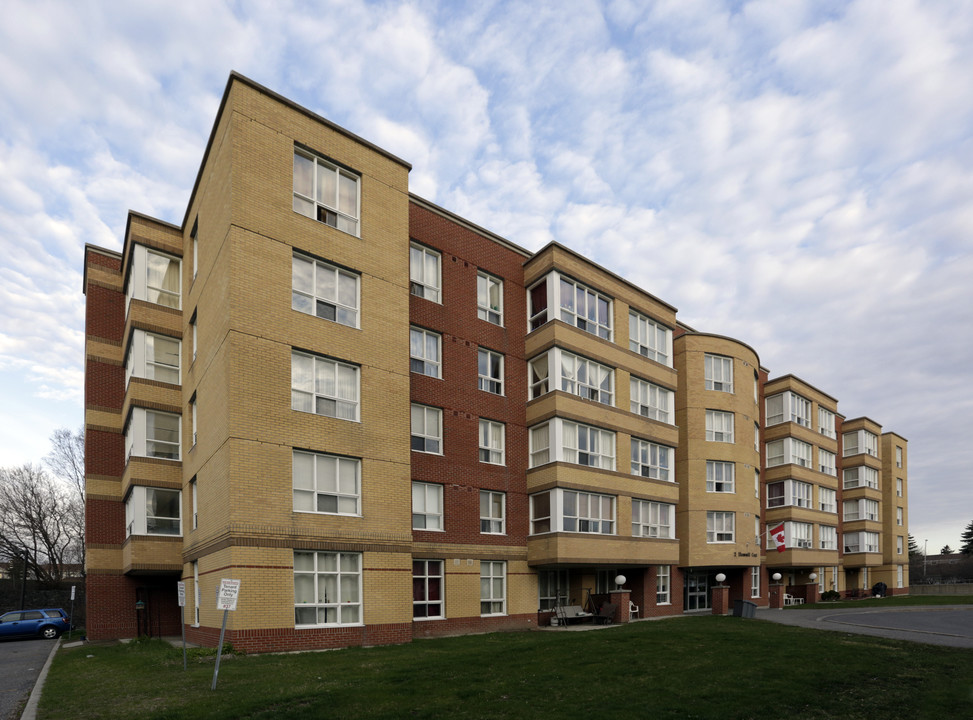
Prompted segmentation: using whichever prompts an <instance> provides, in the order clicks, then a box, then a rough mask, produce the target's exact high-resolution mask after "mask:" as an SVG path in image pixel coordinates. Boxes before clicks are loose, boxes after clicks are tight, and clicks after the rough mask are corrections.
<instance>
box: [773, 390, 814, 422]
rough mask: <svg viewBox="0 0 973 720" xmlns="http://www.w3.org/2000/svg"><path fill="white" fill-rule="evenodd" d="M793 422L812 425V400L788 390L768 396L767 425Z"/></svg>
mask: <svg viewBox="0 0 973 720" xmlns="http://www.w3.org/2000/svg"><path fill="white" fill-rule="evenodd" d="M783 422H793V423H797V424H798V425H801V426H803V427H811V401H810V400H807V399H805V398H803V397H801V396H800V395H797V394H795V393H792V392H791V391H790V390H787V391H785V392H782V393H778V394H777V395H771V396H770V397H769V398H767V425H768V426H769V425H777V424H779V423H783Z"/></svg>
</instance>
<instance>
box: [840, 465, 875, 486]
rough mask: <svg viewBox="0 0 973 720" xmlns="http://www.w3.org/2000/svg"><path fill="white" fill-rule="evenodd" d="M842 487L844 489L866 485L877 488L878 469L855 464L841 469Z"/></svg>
mask: <svg viewBox="0 0 973 720" xmlns="http://www.w3.org/2000/svg"><path fill="white" fill-rule="evenodd" d="M841 474H842V487H843V488H844V489H845V490H854V489H855V488H860V487H867V488H871V489H872V490H878V489H879V475H878V470H876V469H875V468H873V467H868V466H867V465H856V466H855V467H850V468H845V469H844V470H842V473H841Z"/></svg>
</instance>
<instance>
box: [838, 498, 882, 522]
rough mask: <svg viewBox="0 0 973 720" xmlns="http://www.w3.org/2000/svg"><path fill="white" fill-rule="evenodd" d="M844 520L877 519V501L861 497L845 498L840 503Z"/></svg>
mask: <svg viewBox="0 0 973 720" xmlns="http://www.w3.org/2000/svg"><path fill="white" fill-rule="evenodd" d="M842 509H843V511H844V514H843V519H844V521H845V522H853V521H855V520H878V501H877V500H868V499H866V498H861V499H859V500H845V501H844V502H843V503H842Z"/></svg>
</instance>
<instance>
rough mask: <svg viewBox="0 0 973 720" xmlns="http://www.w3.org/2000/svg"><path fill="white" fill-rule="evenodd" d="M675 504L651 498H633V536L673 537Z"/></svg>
mask: <svg viewBox="0 0 973 720" xmlns="http://www.w3.org/2000/svg"><path fill="white" fill-rule="evenodd" d="M674 516H675V506H674V505H670V504H668V503H660V502H651V501H649V500H636V499H633V500H632V537H647V538H672V537H673V533H672V521H673V518H674Z"/></svg>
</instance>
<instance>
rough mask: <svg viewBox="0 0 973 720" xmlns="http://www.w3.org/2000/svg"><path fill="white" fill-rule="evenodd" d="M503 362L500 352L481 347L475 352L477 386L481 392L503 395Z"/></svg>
mask: <svg viewBox="0 0 973 720" xmlns="http://www.w3.org/2000/svg"><path fill="white" fill-rule="evenodd" d="M503 364H504V357H503V354H502V353H498V352H496V351H495V350H489V349H487V348H483V347H481V348H480V349H479V350H478V351H477V354H476V373H477V387H479V388H480V390H482V391H483V392H488V393H492V394H494V395H503V387H504V381H503V380H504V369H503Z"/></svg>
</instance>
